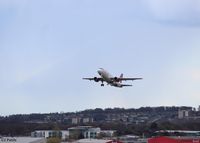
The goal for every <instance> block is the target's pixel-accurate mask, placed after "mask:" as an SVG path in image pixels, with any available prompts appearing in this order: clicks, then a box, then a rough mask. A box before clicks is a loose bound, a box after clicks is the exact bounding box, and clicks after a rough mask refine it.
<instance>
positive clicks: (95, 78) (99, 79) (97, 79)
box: [83, 77, 104, 81]
mask: <svg viewBox="0 0 200 143" xmlns="http://www.w3.org/2000/svg"><path fill="white" fill-rule="evenodd" d="M83 79H85V80H94V81H104V79H103V78H101V77H92V78H90V77H87V78H83Z"/></svg>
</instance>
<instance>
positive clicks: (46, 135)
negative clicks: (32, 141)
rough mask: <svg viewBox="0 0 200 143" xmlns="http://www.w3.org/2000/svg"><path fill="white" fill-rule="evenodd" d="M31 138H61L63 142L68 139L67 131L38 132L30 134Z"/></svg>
mask: <svg viewBox="0 0 200 143" xmlns="http://www.w3.org/2000/svg"><path fill="white" fill-rule="evenodd" d="M31 137H41V138H49V137H61V138H62V139H63V140H65V139H67V138H68V137H69V131H67V130H61V131H56V130H38V131H34V132H32V133H31Z"/></svg>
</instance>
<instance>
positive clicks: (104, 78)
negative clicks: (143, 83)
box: [83, 68, 142, 88]
mask: <svg viewBox="0 0 200 143" xmlns="http://www.w3.org/2000/svg"><path fill="white" fill-rule="evenodd" d="M97 72H98V74H99V75H100V77H92V78H83V79H84V80H90V81H91V80H94V81H95V82H99V81H100V82H101V86H104V82H107V84H108V85H111V86H114V87H119V88H122V87H124V86H132V85H131V84H122V81H127V80H140V79H142V78H124V77H123V74H121V75H120V76H119V77H116V76H115V77H114V76H112V75H111V74H110V73H109V72H107V71H106V70H105V69H103V68H99V70H98V71H97Z"/></svg>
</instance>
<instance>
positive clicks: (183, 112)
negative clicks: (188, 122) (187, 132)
mask: <svg viewBox="0 0 200 143" xmlns="http://www.w3.org/2000/svg"><path fill="white" fill-rule="evenodd" d="M185 117H189V111H188V110H179V111H178V118H179V119H182V118H185Z"/></svg>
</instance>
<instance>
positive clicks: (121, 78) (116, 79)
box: [111, 77, 142, 81]
mask: <svg viewBox="0 0 200 143" xmlns="http://www.w3.org/2000/svg"><path fill="white" fill-rule="evenodd" d="M111 79H112V80H114V81H123V80H125V81H126V80H140V79H142V78H124V77H120V78H111Z"/></svg>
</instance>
